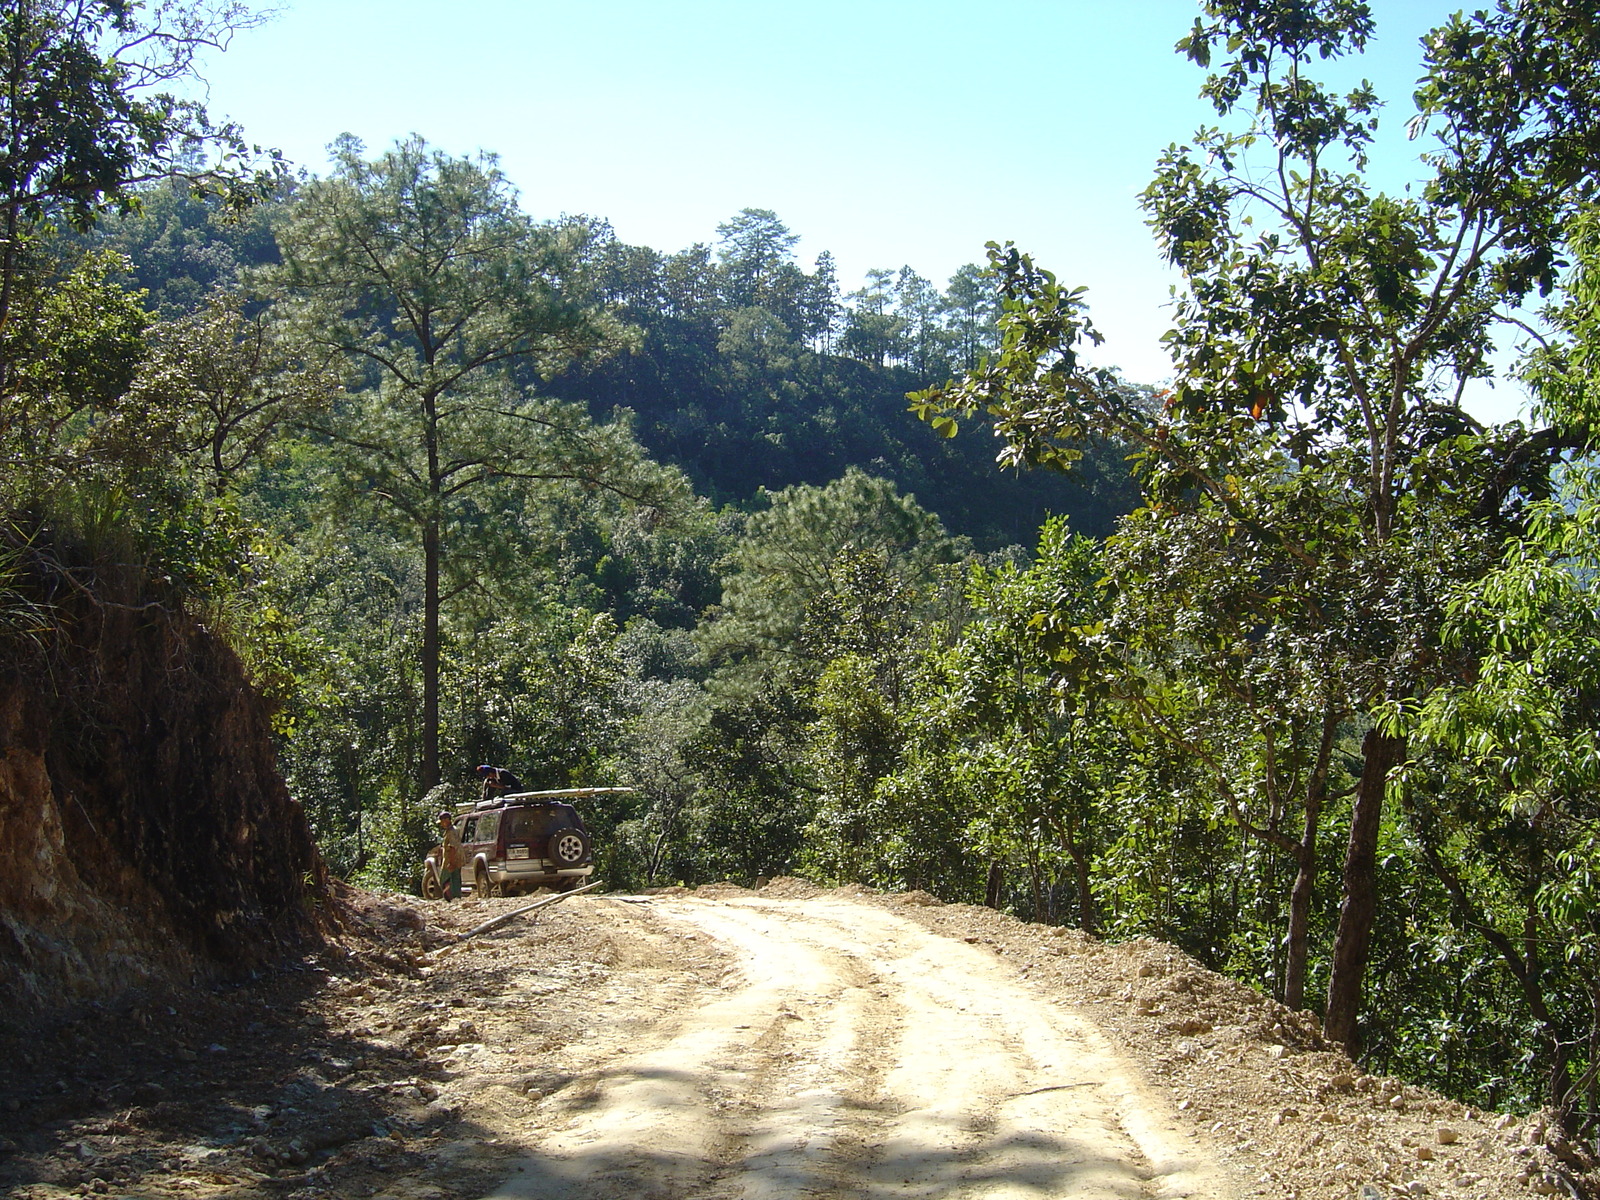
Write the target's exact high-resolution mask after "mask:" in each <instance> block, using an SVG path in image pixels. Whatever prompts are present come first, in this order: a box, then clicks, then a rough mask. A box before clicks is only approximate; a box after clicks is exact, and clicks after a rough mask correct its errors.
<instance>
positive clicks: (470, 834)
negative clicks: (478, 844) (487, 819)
mask: <svg viewBox="0 0 1600 1200" xmlns="http://www.w3.org/2000/svg"><path fill="white" fill-rule="evenodd" d="M477 828H478V818H477V817H468V818H467V819H466V820H465V821H463V822H462V824H461V844H462V845H463V846H470V845H472V843H473V842H475V841H477V840H478V837H477V833H476V830H477Z"/></svg>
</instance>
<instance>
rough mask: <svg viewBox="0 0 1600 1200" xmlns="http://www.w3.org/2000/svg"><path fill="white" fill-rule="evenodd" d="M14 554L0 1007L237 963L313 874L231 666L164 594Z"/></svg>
mask: <svg viewBox="0 0 1600 1200" xmlns="http://www.w3.org/2000/svg"><path fill="white" fill-rule="evenodd" d="M63 557H64V556H60V557H58V556H57V555H55V554H53V553H51V554H47V553H44V552H42V551H41V550H40V549H39V548H38V547H37V546H34V547H30V548H29V549H28V550H27V552H26V554H25V556H24V557H23V558H22V559H21V560H20V561H21V562H22V563H23V565H22V566H21V568H20V574H19V575H18V576H17V577H16V578H14V579H13V580H12V581H11V583H12V587H13V588H14V589H15V590H14V591H13V593H12V594H13V596H20V597H22V598H24V599H25V600H26V602H27V603H28V605H29V608H28V611H29V612H30V613H31V614H32V617H31V619H30V620H28V621H25V622H18V621H12V622H11V623H10V629H9V630H8V631H6V632H4V633H3V634H0V1002H4V1003H6V1004H8V1005H11V1006H13V1007H12V1009H11V1011H12V1012H13V1014H14V1015H15V1014H18V1013H23V1012H26V1011H29V1010H36V1009H38V1008H40V1007H42V1006H45V1005H48V1004H54V1003H60V1002H62V1001H70V1000H81V999H90V998H95V997H101V996H108V995H111V994H114V993H116V992H118V991H121V990H123V989H124V988H126V987H128V986H130V985H134V984H138V983H142V982H155V981H161V980H173V979H178V978H187V977H191V976H197V975H198V976H207V975H210V974H212V973H214V972H217V971H219V970H223V971H225V970H229V969H234V970H237V969H242V968H246V967H248V966H249V965H251V964H252V963H255V962H258V961H260V960H261V959H263V958H264V957H266V956H269V955H271V954H273V953H274V952H276V951H278V950H280V949H282V948H286V947H287V946H288V945H290V944H293V943H297V942H299V941H300V940H302V939H304V938H306V937H307V936H312V935H314V934H315V933H316V931H317V929H318V927H319V925H320V924H321V923H322V922H323V919H324V913H325V912H326V908H325V905H324V904H323V901H324V899H325V897H326V889H327V875H326V871H325V869H324V868H323V866H322V864H321V860H320V858H319V856H318V854H317V851H316V848H315V845H314V843H313V841H312V838H311V833H310V830H309V828H308V826H307V824H306V820H305V817H304V815H303V813H302V812H301V810H300V808H299V806H298V805H297V804H296V803H295V802H294V801H292V800H291V799H290V797H289V795H288V793H287V791H286V790H285V788H284V784H283V780H282V778H281V776H280V775H279V774H278V771H277V767H276V763H275V759H274V752H273V747H272V742H271V738H270V730H269V725H268V713H267V711H266V709H265V707H264V704H263V702H262V700H261V698H260V697H259V696H258V695H257V693H256V692H255V691H254V690H253V688H252V687H251V685H250V683H249V681H248V680H247V678H246V676H245V673H244V670H243V668H242V666H241V664H240V663H239V660H238V658H237V657H236V656H235V655H234V654H233V652H232V651H231V650H230V649H229V648H228V647H227V646H226V645H225V644H224V643H223V641H222V640H221V639H220V638H219V637H217V636H216V635H215V634H213V633H211V632H209V631H208V630H207V629H205V628H204V627H203V626H202V625H201V624H199V623H198V622H197V621H196V620H194V619H193V618H192V617H190V616H188V615H186V614H185V613H184V611H183V608H182V605H181V603H179V602H178V601H176V600H175V599H174V598H173V597H172V596H171V594H170V592H171V589H170V587H166V586H164V585H162V584H161V583H160V581H151V580H148V579H146V578H145V576H144V573H143V572H141V571H137V570H131V569H117V570H111V569H107V568H105V567H104V566H103V565H102V566H100V567H98V568H95V567H90V566H85V565H81V564H74V563H70V562H65V563H64V562H63V560H62V559H63Z"/></svg>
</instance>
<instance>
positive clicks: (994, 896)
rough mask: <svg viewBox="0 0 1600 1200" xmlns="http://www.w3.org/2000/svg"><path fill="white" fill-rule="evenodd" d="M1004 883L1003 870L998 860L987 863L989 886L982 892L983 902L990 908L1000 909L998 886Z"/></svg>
mask: <svg viewBox="0 0 1600 1200" xmlns="http://www.w3.org/2000/svg"><path fill="white" fill-rule="evenodd" d="M1004 882H1005V868H1004V867H1003V866H1001V865H1000V860H999V859H998V858H997V859H993V860H992V861H991V862H990V863H989V886H988V887H987V888H986V889H985V890H984V896H983V902H984V904H986V905H987V906H988V907H990V908H999V907H1000V885H1001V884H1002V883H1004Z"/></svg>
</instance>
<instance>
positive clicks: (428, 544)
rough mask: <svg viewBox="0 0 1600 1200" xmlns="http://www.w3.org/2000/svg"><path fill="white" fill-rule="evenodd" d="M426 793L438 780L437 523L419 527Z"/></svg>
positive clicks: (429, 521)
mask: <svg viewBox="0 0 1600 1200" xmlns="http://www.w3.org/2000/svg"><path fill="white" fill-rule="evenodd" d="M419 782H420V783H421V785H422V790H423V791H424V792H426V791H427V790H428V789H429V788H431V787H433V786H434V785H435V784H437V783H438V782H439V522H438V518H436V517H433V516H430V517H429V518H428V519H427V521H426V522H424V524H423V529H422V778H421V780H420V781H419Z"/></svg>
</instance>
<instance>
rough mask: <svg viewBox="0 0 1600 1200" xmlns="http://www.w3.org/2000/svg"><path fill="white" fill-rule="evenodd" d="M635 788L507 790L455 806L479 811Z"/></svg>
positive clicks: (463, 809) (464, 810)
mask: <svg viewBox="0 0 1600 1200" xmlns="http://www.w3.org/2000/svg"><path fill="white" fill-rule="evenodd" d="M637 790H638V789H637V788H631V787H580V788H552V789H551V790H549V791H544V792H509V793H507V794H506V795H504V796H491V797H489V799H487V800H478V801H476V802H471V803H467V804H462V805H458V806H457V807H458V811H460V812H463V813H469V812H481V811H483V810H484V809H489V808H504V807H505V806H506V805H507V804H509V803H510V802H511V801H513V800H569V799H570V800H582V799H584V798H585V797H587V796H606V795H615V794H617V793H620V792H633V791H637Z"/></svg>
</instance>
